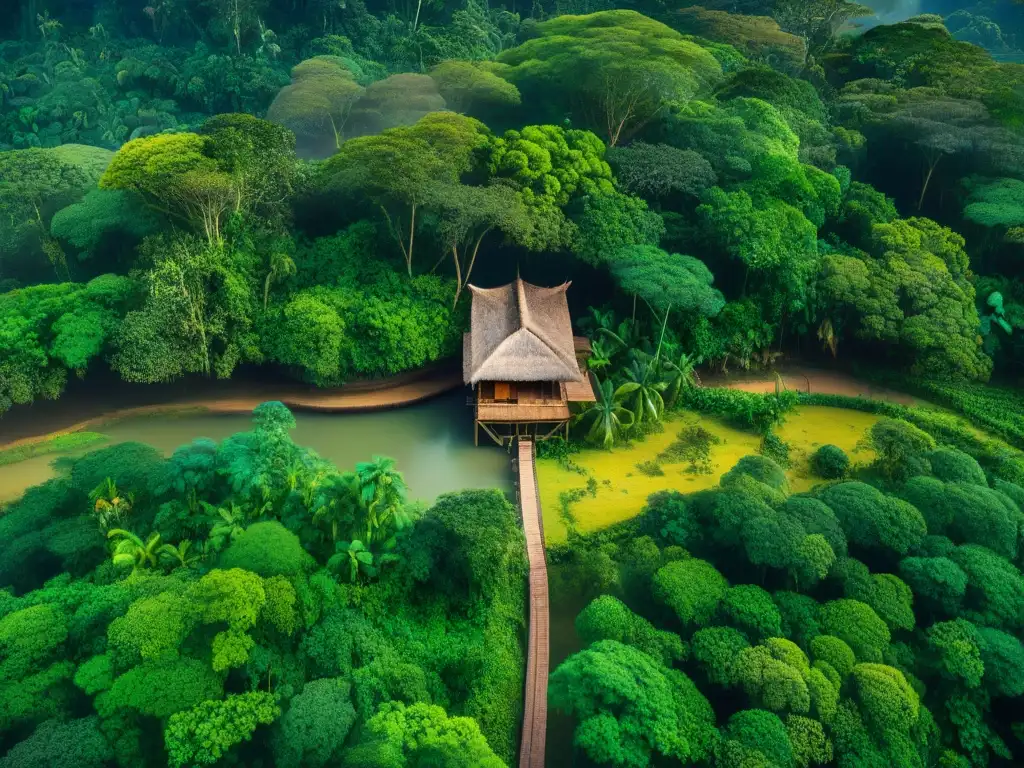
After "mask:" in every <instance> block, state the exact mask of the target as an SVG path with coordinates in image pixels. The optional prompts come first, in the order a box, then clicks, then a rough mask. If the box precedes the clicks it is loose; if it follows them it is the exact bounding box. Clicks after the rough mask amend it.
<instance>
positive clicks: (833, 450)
mask: <svg viewBox="0 0 1024 768" xmlns="http://www.w3.org/2000/svg"><path fill="white" fill-rule="evenodd" d="M811 471H812V472H813V473H814V474H816V475H817V476H818V477H821V478H824V479H825V480H839V479H841V478H844V477H846V473H847V472H849V471H850V457H849V456H847V455H846V453H845V452H844V451H843V449H842V448H839V447H838V446H835V445H823V446H821V447H820V448H818V450H816V451H815V452H814V453H812V454H811Z"/></svg>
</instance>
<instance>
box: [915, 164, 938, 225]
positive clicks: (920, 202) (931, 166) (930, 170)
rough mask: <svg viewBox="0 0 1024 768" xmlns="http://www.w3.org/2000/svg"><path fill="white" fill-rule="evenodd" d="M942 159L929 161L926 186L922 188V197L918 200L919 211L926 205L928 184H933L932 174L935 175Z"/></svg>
mask: <svg viewBox="0 0 1024 768" xmlns="http://www.w3.org/2000/svg"><path fill="white" fill-rule="evenodd" d="M941 159H942V157H941V155H940V156H939V157H937V158H935V160H934V161H932V160H929V161H928V173H927V174H926V175H925V177H924V185H923V186H922V187H921V196H920V197H919V198H917V210H919V211H920V210H921V207H922V206H923V205H924V196H925V194H926V193H927V192H928V184H929V183H931V180H932V174H933V173H935V169H936V168H937V167H938V165H939V161H940V160H941Z"/></svg>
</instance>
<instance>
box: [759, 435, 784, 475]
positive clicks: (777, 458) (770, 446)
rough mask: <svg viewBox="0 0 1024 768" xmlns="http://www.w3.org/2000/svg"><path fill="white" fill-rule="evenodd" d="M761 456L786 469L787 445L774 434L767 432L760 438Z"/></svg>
mask: <svg viewBox="0 0 1024 768" xmlns="http://www.w3.org/2000/svg"><path fill="white" fill-rule="evenodd" d="M761 455H762V456H766V457H768V458H769V459H771V460H772V461H774V462H775V463H776V464H778V465H779V466H780V467H788V466H789V443H787V442H786V441H785V440H783V439H782V438H781V437H779V436H778V435H776V434H775V433H774V432H768V433H767V434H766V435H765V436H764V437H762V438H761Z"/></svg>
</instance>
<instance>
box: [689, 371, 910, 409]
mask: <svg viewBox="0 0 1024 768" xmlns="http://www.w3.org/2000/svg"><path fill="white" fill-rule="evenodd" d="M779 373H780V375H781V376H782V381H783V383H784V384H785V386H786V388H787V389H792V390H796V391H797V392H810V393H814V394H825V395H846V396H848V397H867V398H871V399H874V400H887V401H889V402H892V403H900V404H902V405H921V404H923V403H924V402H925V401H923V400H921V399H919V398H916V397H913V396H911V395H908V394H905V393H903V392H896V391H894V390H891V389H886V388H885V387H879V386H876V385H874V384H871V383H869V382H866V381H862V380H861V379H858V378H855V377H853V376H851V375H850V374H847V373H842V372H840V371H828V370H825V369H821V368H806V367H794V368H787V369H786V370H785V371H780V372H779ZM702 383H703V384H704V386H706V387H729V388H730V389H741V390H743V391H744V392H774V391H775V374H774V373H770V372H764V371H759V372H756V373H740V374H727V375H721V374H711V375H706V376H703V377H702Z"/></svg>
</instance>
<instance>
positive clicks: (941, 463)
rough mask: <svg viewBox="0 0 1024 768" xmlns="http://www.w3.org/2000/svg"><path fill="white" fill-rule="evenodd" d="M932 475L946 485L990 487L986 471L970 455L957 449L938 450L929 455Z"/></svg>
mask: <svg viewBox="0 0 1024 768" xmlns="http://www.w3.org/2000/svg"><path fill="white" fill-rule="evenodd" d="M928 464H929V466H930V467H931V469H932V474H933V475H935V477H937V478H938V479H939V480H942V481H943V482H946V483H969V484H971V485H981V486H986V485H988V481H987V479H986V477H985V470H983V469H982V468H981V465H980V464H978V462H977V461H976V460H975V459H974V458H973V457H971V456H969V455H968V454H966V453H964V452H963V451H958V450H957V449H956V448H938V449H936V450H934V451H932V452H931V453H930V454H928Z"/></svg>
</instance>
